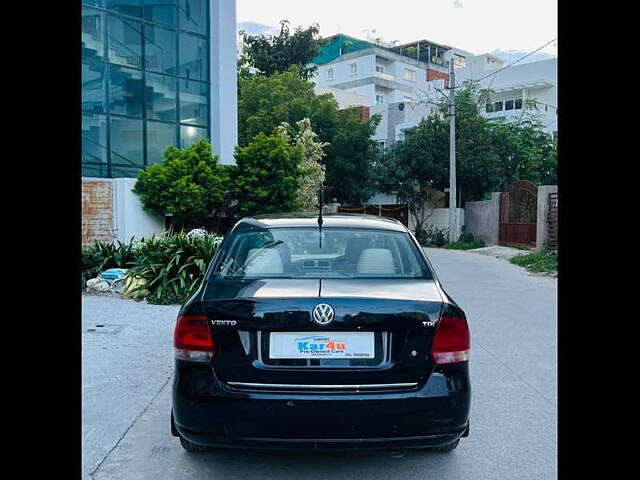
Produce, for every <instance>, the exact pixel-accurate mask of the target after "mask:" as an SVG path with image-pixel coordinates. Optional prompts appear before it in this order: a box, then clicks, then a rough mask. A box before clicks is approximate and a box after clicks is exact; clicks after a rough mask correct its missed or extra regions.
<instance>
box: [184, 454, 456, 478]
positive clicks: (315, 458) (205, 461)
mask: <svg viewBox="0 0 640 480" xmlns="http://www.w3.org/2000/svg"><path fill="white" fill-rule="evenodd" d="M185 456H186V458H185V463H188V464H190V466H191V467H192V468H194V469H195V470H196V471H197V470H208V469H210V468H212V467H213V470H214V471H215V473H216V474H223V475H224V474H232V472H233V473H235V474H236V475H237V474H238V473H240V472H241V475H242V478H278V479H288V478H291V479H293V478H296V479H297V478H300V477H303V478H305V479H309V478H327V476H329V475H336V474H339V475H340V476H341V477H342V478H367V479H369V478H400V477H401V476H402V477H404V476H407V477H409V478H410V477H416V476H417V477H419V478H434V479H435V478H442V476H441V474H442V473H443V472H444V471H447V470H449V469H450V467H451V466H453V465H452V464H455V463H456V453H455V452H452V453H449V454H442V453H434V452H429V451H426V450H421V449H407V450H406V452H405V454H404V455H402V456H398V454H397V453H396V452H393V451H391V450H372V451H368V450H367V451H281V450H276V451H273V450H253V449H251V450H249V449H247V450H240V449H226V448H224V449H215V450H213V451H211V452H206V453H201V454H189V453H186V452H185ZM418 467H419V469H418ZM425 467H426V468H427V470H426V471H425ZM429 473H432V474H433V475H429ZM231 476H232V475H231Z"/></svg>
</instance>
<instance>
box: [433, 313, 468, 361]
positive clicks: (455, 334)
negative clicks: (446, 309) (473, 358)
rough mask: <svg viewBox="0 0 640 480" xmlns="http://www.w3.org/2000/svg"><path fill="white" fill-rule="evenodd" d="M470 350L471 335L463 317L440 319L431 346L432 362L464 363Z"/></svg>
mask: <svg viewBox="0 0 640 480" xmlns="http://www.w3.org/2000/svg"><path fill="white" fill-rule="evenodd" d="M470 349H471V335H470V333H469V327H468V326H467V321H466V320H465V319H464V317H452V316H445V317H442V318H441V319H440V321H439V322H438V327H437V329H436V335H435V337H434V338H433V344H432V345H431V358H433V361H434V362H435V363H438V364H443V363H458V362H466V361H467V360H469V350H470Z"/></svg>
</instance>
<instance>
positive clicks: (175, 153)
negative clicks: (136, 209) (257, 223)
mask: <svg viewBox="0 0 640 480" xmlns="http://www.w3.org/2000/svg"><path fill="white" fill-rule="evenodd" d="M153 160H154V161H159V160H160V159H153ZM228 188H229V168H228V167H226V166H223V165H219V164H218V156H217V155H213V154H212V150H211V144H210V143H209V142H208V141H207V140H206V139H203V138H202V139H200V140H198V141H197V142H195V143H194V144H192V145H190V146H189V147H187V148H183V149H179V148H176V147H174V146H169V147H168V148H167V150H166V151H165V152H164V160H162V161H159V162H158V163H155V164H153V165H151V166H149V167H147V168H146V169H145V170H142V171H141V172H140V173H139V174H138V179H137V181H136V184H135V186H134V188H133V191H134V193H136V194H137V195H138V196H139V197H140V201H141V202H142V204H143V205H144V208H145V209H146V210H148V211H150V212H152V213H154V214H156V215H159V216H163V215H165V214H166V213H171V214H173V224H174V226H179V227H183V228H190V227H197V226H200V225H202V224H203V223H205V222H206V220H207V218H208V217H209V216H210V215H216V214H217V213H219V211H220V210H221V209H222V208H223V205H224V200H225V195H226V192H227V190H228Z"/></svg>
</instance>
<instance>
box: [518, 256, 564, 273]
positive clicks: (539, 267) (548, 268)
mask: <svg viewBox="0 0 640 480" xmlns="http://www.w3.org/2000/svg"><path fill="white" fill-rule="evenodd" d="M510 261H511V263H513V264H514V265H519V266H521V267H524V268H526V269H527V270H528V271H530V272H548V273H555V272H557V271H558V256H557V255H556V254H555V253H550V252H542V253H528V254H524V255H516V256H515V257H513V258H512V259H511V260H510Z"/></svg>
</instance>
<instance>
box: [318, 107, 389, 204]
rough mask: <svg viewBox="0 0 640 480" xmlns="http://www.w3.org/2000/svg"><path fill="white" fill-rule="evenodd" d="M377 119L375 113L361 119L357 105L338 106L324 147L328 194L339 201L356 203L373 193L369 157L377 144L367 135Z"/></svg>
mask: <svg viewBox="0 0 640 480" xmlns="http://www.w3.org/2000/svg"><path fill="white" fill-rule="evenodd" d="M379 123H380V116H379V115H373V116H372V117H371V118H370V119H369V120H368V121H363V120H362V118H361V115H360V110H359V109H358V108H349V109H345V110H341V111H339V112H338V114H337V116H336V121H335V125H334V128H333V132H334V133H333V135H332V137H331V139H330V140H329V145H328V146H327V148H326V152H327V180H326V182H325V183H326V185H327V186H328V187H331V197H332V198H334V197H335V198H337V199H338V201H339V202H341V203H343V204H347V205H349V204H350V205H359V204H361V203H363V202H365V201H367V200H368V199H369V198H370V197H371V196H372V195H373V194H375V193H376V192H375V188H374V183H373V182H374V172H373V158H374V156H375V154H376V152H377V148H378V147H377V146H376V144H375V142H374V141H373V140H372V139H371V137H372V136H373V134H374V133H375V131H376V127H377V126H378V124H379Z"/></svg>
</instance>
